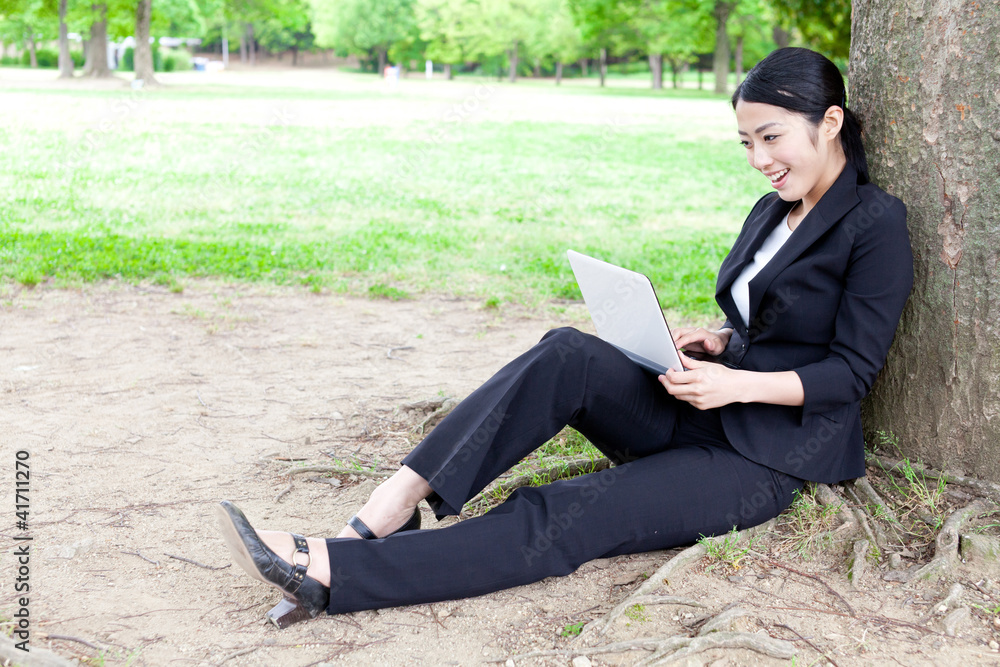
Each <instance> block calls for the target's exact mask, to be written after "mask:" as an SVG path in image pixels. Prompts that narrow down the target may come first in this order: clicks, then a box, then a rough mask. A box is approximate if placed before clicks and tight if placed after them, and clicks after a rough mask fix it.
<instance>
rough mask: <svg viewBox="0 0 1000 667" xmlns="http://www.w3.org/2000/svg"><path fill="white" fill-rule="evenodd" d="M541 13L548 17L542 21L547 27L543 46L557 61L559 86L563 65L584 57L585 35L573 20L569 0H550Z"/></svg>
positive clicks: (557, 81) (557, 83) (543, 37)
mask: <svg viewBox="0 0 1000 667" xmlns="http://www.w3.org/2000/svg"><path fill="white" fill-rule="evenodd" d="M541 14H542V16H543V17H545V16H547V17H548V20H547V21H542V25H543V26H544V27H545V32H544V34H543V36H542V39H543V46H542V48H543V50H544V52H545V53H546V54H548V55H551V56H552V58H553V60H554V61H555V68H556V85H557V86H558V85H559V84H560V83H562V77H563V65H564V64H566V63H573V62H576V61H577V60H579V59H580V58H582V57H583V54H584V53H585V52H584V50H583V36H582V34H581V33H580V27H579V26H578V25H576V23H574V22H573V13H572V11H571V10H570V6H569V0H549V6H548V7H547V8H546V10H543V11H542V13H541Z"/></svg>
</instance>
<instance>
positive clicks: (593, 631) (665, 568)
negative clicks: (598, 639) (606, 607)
mask: <svg viewBox="0 0 1000 667" xmlns="http://www.w3.org/2000/svg"><path fill="white" fill-rule="evenodd" d="M773 526H774V519H771V520H770V521H768V522H766V523H763V524H761V525H759V526H754V527H753V528H748V529H747V530H742V531H740V532H739V533H737V535H738V537H739V541H740V542H742V541H743V539H745V538H752V537H753V536H754V535H757V534H758V533H762V532H766V531H768V530H770V529H771V528H772V527H773ZM725 538H726V536H725V535H720V536H718V537H713V538H711V540H717V541H720V542H721V541H722V540H724V539H725ZM706 553H708V549H707V548H706V547H705V543H704V542H699V543H698V544H693V545H691V546H690V547H688V548H687V549H685V550H684V551H682V552H680V553H679V554H677V555H676V556H674V557H673V558H671V559H670V560H668V561H667V562H666V563H664V564H663V565H661V566H660V569H658V570H657V571H656V572H654V573H653V576H651V577H650V578H649V579H647V580H646V581H645V582H643V584H642V585H641V586H639V588H637V589H635V590H634V591H633V592H632V593H631V595H629V596H628V597H627V598H625V599H624V600H623V601H622V602H619V603H618V604H617V605H615V607H614V608H613V609H612V610H611V611H609V612H608V613H607V614H605V615H604V616H602V617H601V618H595V619H594V620H593V621H591V622H590V623H588V624H587V625H585V626H584V627H583V631H582V632H580V635H579V636H578V637H577V639H576V641H578V642H579V641H580V640H581V639H584V638H589V637H593V636H596V635H603V634H605V633H606V632H607V631H608V628H609V627H611V624H612V623H613V622H614V621H615V619H617V618H618V617H619V616H621V615H622V614H623V613H625V610H626V609H628V608H629V607H631V606H632V605H634V604H638V598H642V597H645V596H648V595H651V594H652V593H653V592H654V591H656V589H658V588H659V587H660V586H662V585H663V584H667V583H669V579H670V577H671V576H672V575H673V574H674V573H675V572H679V571H680V570H682V569H683V568H685V567H687V566H688V565H690V564H691V563H694V562H695V561H697V560H699V559H701V557H702V556H704V555H705V554H706Z"/></svg>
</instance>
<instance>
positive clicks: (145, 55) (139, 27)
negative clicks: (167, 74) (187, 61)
mask: <svg viewBox="0 0 1000 667" xmlns="http://www.w3.org/2000/svg"><path fill="white" fill-rule="evenodd" d="M152 10H153V0H139V1H138V3H136V6H135V56H134V57H135V59H134V61H133V62H134V63H135V78H136V79H137V80H138V79H142V81H143V83H144V85H147V86H151V85H156V77H155V76H153V49H152V48H150V46H149V19H150V15H151V13H152Z"/></svg>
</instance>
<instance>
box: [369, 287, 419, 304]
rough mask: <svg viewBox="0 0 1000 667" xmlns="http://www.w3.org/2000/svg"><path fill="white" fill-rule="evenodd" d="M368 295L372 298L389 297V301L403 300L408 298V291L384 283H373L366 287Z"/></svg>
mask: <svg viewBox="0 0 1000 667" xmlns="http://www.w3.org/2000/svg"><path fill="white" fill-rule="evenodd" d="M368 296H370V297H372V298H373V299H389V300H390V301H404V300H406V299H409V298H410V294H409V293H408V292H404V291H403V290H401V289H398V288H396V287H393V286H391V285H386V284H385V283H375V284H374V285H372V286H371V287H369V288H368Z"/></svg>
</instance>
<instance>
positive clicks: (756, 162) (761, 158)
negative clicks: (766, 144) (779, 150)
mask: <svg viewBox="0 0 1000 667" xmlns="http://www.w3.org/2000/svg"><path fill="white" fill-rule="evenodd" d="M750 160H751V162H750V163H751V164H752V165H753V168H754V169H761V170H762V169H764V168H765V167H767V165H769V164H771V162H773V160H771V156H770V155H769V154H768V152H767V151H766V150H765V149H764V148H762V147H760V146H754V147H753V153H752V155H751V156H750Z"/></svg>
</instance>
